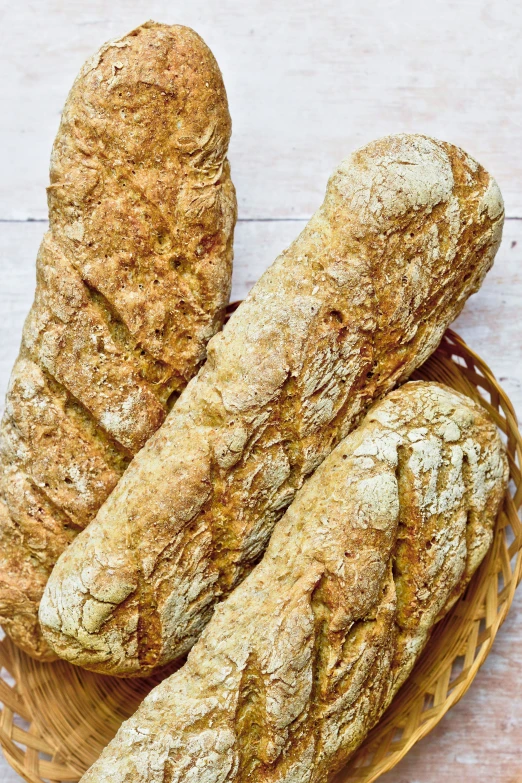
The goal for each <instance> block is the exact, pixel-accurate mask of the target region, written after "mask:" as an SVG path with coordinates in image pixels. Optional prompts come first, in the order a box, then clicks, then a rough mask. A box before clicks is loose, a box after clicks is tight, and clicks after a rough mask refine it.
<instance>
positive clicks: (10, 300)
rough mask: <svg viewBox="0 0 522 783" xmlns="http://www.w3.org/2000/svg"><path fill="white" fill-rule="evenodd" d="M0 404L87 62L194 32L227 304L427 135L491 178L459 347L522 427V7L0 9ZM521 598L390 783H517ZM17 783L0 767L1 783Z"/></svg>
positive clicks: (101, 0) (354, 2)
mask: <svg viewBox="0 0 522 783" xmlns="http://www.w3.org/2000/svg"><path fill="white" fill-rule="evenodd" d="M0 9H1V11H2V14H1V16H0V19H1V21H2V24H1V26H0V66H1V73H2V78H1V80H0V97H1V105H2V115H1V120H0V161H1V172H2V176H1V178H0V264H1V267H0V269H1V282H0V313H1V322H0V324H1V326H0V329H1V331H0V334H1V340H0V395H1V396H2V398H3V394H4V391H5V388H6V385H7V382H8V378H9V373H10V370H11V367H12V364H13V361H14V359H15V356H16V353H17V350H18V344H19V340H20V330H21V326H22V322H23V319H24V317H25V315H26V313H27V310H28V308H29V306H30V303H31V300H32V296H33V290H34V262H35V255H36V251H37V248H38V245H39V242H40V240H41V237H42V235H43V232H44V231H45V228H46V217H47V211H46V199H45V186H46V184H47V170H48V162H49V153H50V148H51V144H52V141H53V138H54V134H55V132H56V129H57V126H58V121H59V116H60V111H61V108H62V105H63V102H64V99H65V97H66V94H67V92H68V90H69V88H70V86H71V83H72V80H73V79H74V77H75V75H76V73H77V71H78V69H79V68H80V66H81V64H82V62H83V61H84V59H85V58H86V57H87V56H88V55H89V54H91V53H92V52H94V51H95V50H96V49H97V48H98V47H99V46H100V45H101V43H103V42H104V41H105V40H106V39H108V38H111V37H113V36H117V35H121V34H123V33H124V32H127V31H128V30H129V29H131V28H132V27H134V26H136V25H137V24H139V23H141V22H143V21H145V19H147V18H153V19H155V20H157V21H163V22H169V23H174V22H180V23H183V24H188V25H190V26H192V27H194V28H195V29H196V30H197V31H198V32H199V33H200V34H201V35H202V36H203V37H204V38H205V40H206V41H207V43H208V44H209V45H210V47H211V48H212V50H213V51H214V54H215V55H216V57H217V60H218V62H219V63H220V65H221V68H222V70H223V74H224V77H225V83H226V86H227V90H228V94H229V100H230V107H231V112H232V117H233V123H234V136H233V141H232V145H231V150H230V157H231V162H232V170H233V176H234V180H235V184H236V187H237V191H238V199H239V224H238V227H237V232H236V243H235V272H234V291H233V296H234V297H235V298H239V297H243V296H244V295H245V293H246V292H247V291H248V289H249V288H250V287H251V286H252V284H253V283H254V282H255V280H256V279H257V278H258V277H259V275H260V274H261V272H262V271H263V270H264V269H265V268H266V267H267V266H268V264H270V262H271V261H272V260H273V259H274V258H275V257H276V255H277V253H278V252H279V251H280V250H281V249H282V248H284V247H285V246H286V245H287V244H288V243H289V242H290V241H291V240H292V239H293V238H294V237H295V236H296V235H297V233H298V232H299V231H300V229H301V228H302V226H303V225H304V222H305V221H306V219H307V218H308V217H309V216H310V214H311V213H312V212H313V211H314V210H315V209H316V207H317V206H318V205H319V204H320V203H321V201H322V197H323V193H324V189H325V186H326V180H327V178H328V175H329V173H330V172H331V170H332V169H333V167H334V166H335V165H336V163H337V162H338V161H339V160H341V159H342V158H343V157H345V156H346V155H347V154H348V153H349V152H350V151H351V150H353V149H354V148H356V147H357V146H360V145H362V144H364V143H366V142H367V141H370V140H371V139H373V138H377V137H379V136H382V135H385V134H387V133H394V132H398V131H408V132H413V131H416V132H422V133H427V134H430V135H433V136H436V137H438V138H442V139H445V140H447V141H451V142H454V143H456V144H459V145H461V146H462V147H464V148H465V149H466V150H467V151H468V152H470V153H471V154H472V155H474V156H475V157H476V158H477V159H478V160H479V161H480V162H481V163H482V164H483V165H485V166H486V167H487V168H488V169H489V171H490V172H491V173H492V174H493V175H494V176H495V177H496V178H497V180H498V182H499V185H500V187H501V189H502V191H503V194H504V198H505V203H506V215H507V220H506V225H505V231H504V240H503V244H502V247H501V250H500V252H499V254H498V257H497V262H496V265H495V267H494V269H493V270H492V272H491V273H490V274H489V275H488V277H487V279H486V281H485V283H484V286H483V288H482V290H481V291H480V292H479V293H478V294H477V295H476V296H474V297H473V298H472V299H471V300H470V301H469V302H468V304H467V305H466V308H465V311H464V313H463V314H462V316H461V317H460V318H459V319H458V322H457V323H456V327H455V328H456V329H457V330H458V331H459V332H460V333H461V334H462V335H463V336H464V338H465V339H466V340H467V341H468V342H469V343H470V344H471V345H472V346H473V347H474V349H475V350H476V351H478V352H479V353H480V354H481V356H482V357H483V358H484V359H485V360H486V361H487V362H488V363H489V364H490V366H491V367H492V369H493V370H494V372H495V373H496V375H497V378H499V379H500V381H501V382H502V384H503V386H504V388H505V389H506V391H507V392H508V394H509V395H510V396H511V399H512V400H513V402H514V404H515V407H516V408H517V410H518V413H519V415H522V363H521V358H522V356H521V343H522V317H521V316H520V306H521V304H522V269H521V267H522V263H521V262H522V101H521V94H520V85H521V84H522V45H521V41H520V38H521V33H522V4H520V3H518V4H517V3H513V2H511V0H496V2H488V1H487V0H464V1H462V0H461V1H460V2H453V1H452V0H431V2H429V3H428V2H424V1H423V0H403V1H402V2H395V1H394V0H387V1H386V0H373V2H361V1H360V0H349V1H348V2H347V1H346V0H344V1H343V0H323V1H322V2H318V0H286V1H285V0H190V2H184V3H182V2H180V1H178V0H148V2H144V1H143V0H140V1H138V0H112V1H111V2H110V3H109V2H107V0H68V1H67V2H65V1H59V0H55V1H54V2H51V1H45V2H44V1H37V0H34V1H33V2H31V1H30V0H18V2H14V0H10V2H8V0H0ZM521 668H522V589H521V591H520V592H519V594H518V596H517V598H516V600H515V604H514V606H513V608H512V611H511V614H510V615H509V617H508V619H507V621H506V623H505V625H504V627H503V628H502V630H501V632H500V634H499V635H498V637H497V640H496V642H495V645H494V648H493V651H492V653H491V655H490V656H489V658H488V661H487V663H486V664H485V666H484V667H483V669H482V670H481V672H480V673H479V675H478V677H477V679H476V680H475V683H474V685H473V687H472V689H471V690H470V692H469V693H468V694H467V695H466V696H465V698H464V699H463V700H462V701H461V702H460V703H459V704H458V705H457V706H456V707H455V708H454V709H453V710H452V711H451V712H450V713H449V714H448V715H447V716H446V718H445V719H444V720H443V721H442V722H441V723H440V724H439V726H438V728H437V729H436V730H435V731H434V732H432V733H431V735H429V736H428V737H427V738H426V739H425V740H423V741H422V742H420V743H419V744H418V745H417V746H416V747H415V748H414V749H413V750H412V751H411V752H410V753H409V755H408V756H407V757H406V758H405V759H404V760H403V761H402V762H401V763H400V764H399V765H398V766H397V767H396V769H395V770H394V771H392V772H391V773H388V774H387V775H385V776H383V777H382V778H381V780H382V781H383V783H449V781H451V782H452V783H453V781H454V780H455V779H457V780H459V782H460V783H481V782H482V781H488V783H497V781H498V783H520V781H522V750H521V745H522V742H521V740H522V716H521V712H522V677H521V676H520V670H521ZM14 781H20V778H19V777H18V776H17V775H16V774H15V773H14V772H12V771H11V770H10V768H9V767H8V766H7V764H6V763H5V762H4V761H3V759H2V760H0V783H13V782H14Z"/></svg>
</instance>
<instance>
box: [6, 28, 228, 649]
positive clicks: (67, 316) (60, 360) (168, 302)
mask: <svg viewBox="0 0 522 783" xmlns="http://www.w3.org/2000/svg"><path fill="white" fill-rule="evenodd" d="M229 136H230V117H229V113H228V106H227V99H226V94H225V89H224V86H223V82H222V78H221V74H220V71H219V68H218V66H217V64H216V62H215V60H214V57H213V56H212V54H211V52H210V51H209V49H208V48H207V47H206V45H205V44H204V42H203V41H202V40H201V38H199V36H198V35H196V33H194V32H193V31H192V30H190V29H188V28H186V27H181V26H173V27H169V26H166V25H159V24H154V23H151V22H149V23H147V24H145V25H143V26H142V27H139V28H137V29H136V30H134V31H133V32H132V33H130V34H129V35H126V36H125V37H123V38H121V39H119V40H117V41H111V42H109V43H108V44H106V45H105V46H103V47H102V49H101V50H100V51H99V52H98V53H97V54H96V55H95V56H94V57H92V58H91V59H90V60H89V61H88V62H87V63H86V64H85V65H84V67H83V68H82V70H81V72H80V74H79V76H78V78H77V80H76V81H75V83H74V86H73V88H72V90H71V92H70V94H69V97H68V99H67V103H66V105H65V109H64V112H63V116H62V121H61V125H60V128H59V131H58V135H57V137H56V141H55V144H54V148H53V153H52V159H51V172H50V179H51V184H50V186H49V189H48V200H49V220H50V226H49V232H48V233H47V234H46V236H45V238H44V240H43V242H42V246H41V248H40V252H39V255H38V261H37V287H36V295H35V300H34V304H33V306H32V309H31V312H30V314H29V317H28V319H27V321H26V324H25V327H24V332H23V339H22V346H21V350H20V356H19V358H18V360H17V362H16V365H15V367H14V370H13V373H12V377H11V383H10V387H9V391H8V395H7V402H6V409H5V416H4V419H3V423H2V427H1V443H0V449H1V460H2V468H1V474H2V475H1V501H0V623H1V624H2V626H3V627H4V629H5V630H6V631H7V633H9V634H10V635H11V637H12V638H13V640H14V641H15V642H17V644H19V645H20V646H21V647H23V649H24V650H25V651H26V652H28V653H29V654H31V655H34V656H37V657H40V658H42V659H44V658H49V657H51V651H50V650H49V648H48V647H47V645H46V644H45V643H44V642H43V638H42V636H41V633H40V629H39V625H38V605H39V602H40V597H41V594H42V591H43V588H44V585H45V582H46V580H47V578H48V576H49V573H50V571H51V569H52V567H53V565H54V563H55V562H56V560H57V558H58V556H59V555H60V553H61V552H62V551H63V549H64V548H65V547H66V546H67V545H68V544H69V543H70V542H71V541H72V539H73V538H74V537H75V536H76V534H77V533H78V531H79V530H81V529H82V528H84V527H85V525H86V524H87V523H88V522H89V521H90V520H91V519H92V518H93V517H94V516H95V514H96V512H97V510H98V508H99V507H100V506H101V504H102V503H103V501H104V500H105V499H106V498H107V496H108V495H109V493H110V491H111V490H112V489H113V487H114V486H115V485H116V482H117V481H118V479H119V477H120V476H121V474H122V473H123V471H124V469H125V467H126V466H127V465H128V463H129V462H130V460H131V458H132V456H133V455H134V454H135V453H136V452H137V451H138V450H139V449H140V448H141V447H142V446H143V445H144V444H145V442H146V440H147V438H149V436H150V435H151V434H152V433H153V432H154V431H155V430H156V429H157V428H158V426H159V425H160V424H161V423H162V421H163V420H164V419H165V416H166V414H167V411H168V409H169V408H170V407H171V405H172V402H173V401H174V399H175V398H176V397H177V396H178V395H179V393H180V392H181V390H182V388H183V387H184V386H185V385H186V383H187V381H188V380H189V378H190V377H191V376H192V375H193V374H194V373H195V371H196V369H197V367H198V365H199V364H201V362H202V361H203V359H204V357H205V348H206V343H207V341H208V339H209V338H210V337H211V336H212V335H213V334H214V333H215V332H216V330H217V329H218V328H219V327H220V326H221V324H222V321H223V316H224V310H225V307H226V303H227V301H228V296H229V291H230V280H231V262H232V234H233V227H234V222H235V211H236V205H235V194H234V188H233V185H232V183H231V180H230V172H229V164H228V162H227V160H226V153H227V145H228V141H229Z"/></svg>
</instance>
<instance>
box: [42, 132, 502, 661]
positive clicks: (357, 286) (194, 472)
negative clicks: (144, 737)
mask: <svg viewBox="0 0 522 783" xmlns="http://www.w3.org/2000/svg"><path fill="white" fill-rule="evenodd" d="M503 216H504V213H503V205H502V198H501V195H500V192H499V190H498V187H497V185H496V183H495V181H494V180H493V179H492V178H491V177H490V176H489V174H488V173H487V172H486V171H485V170H484V169H483V168H482V167H481V166H480V165H479V164H478V163H477V162H476V161H474V160H473V159H472V158H470V157H469V156H468V155H467V154H466V153H465V152H463V151H462V150H460V149H458V148H457V147H454V146H452V145H450V144H447V143H445V142H439V141H435V140H433V139H430V138H427V137H424V136H418V135H404V134H403V135H398V136H390V137H387V138H385V139H381V140H379V141H376V142H373V143H371V144H369V145H367V146H366V147H363V148H362V149H360V150H358V151H356V152H355V153H354V154H353V155H351V156H350V157H349V158H348V159H347V160H345V161H343V162H342V163H341V164H340V166H339V167H338V168H337V169H336V170H335V172H334V174H333V175H332V177H331V179H330V181H329V184H328V189H327V193H326V197H325V200H324V203H323V205H322V206H321V207H320V209H319V210H318V211H317V212H316V214H315V215H314V216H313V217H312V219H311V220H310V222H309V223H308V225H307V226H306V228H305V229H304V231H303V232H302V233H301V235H300V236H299V237H298V238H297V239H296V240H295V242H294V243H293V244H292V245H291V246H290V247H289V248H288V249H287V250H286V251H285V252H284V253H283V254H282V255H281V256H280V257H279V258H278V259H277V260H276V261H275V263H274V264H273V265H272V267H271V268H270V269H269V270H268V271H267V272H266V273H265V274H264V275H263V277H262V278H261V280H260V281H259V282H258V283H257V284H256V285H255V286H254V288H253V290H252V291H251V293H250V294H249V296H248V297H247V299H246V300H245V302H243V304H242V305H241V306H240V307H239V308H238V310H237V311H236V312H235V313H234V315H233V316H232V318H231V319H230V321H229V323H228V325H227V326H226V328H225V329H224V331H223V332H222V333H221V334H220V335H217V336H216V337H214V338H213V339H212V340H211V342H210V343H209V349H208V360H207V363H206V364H205V365H204V366H203V368H202V369H201V370H200V372H199V374H198V376H197V377H196V378H195V379H194V380H192V381H191V383H190V384H189V385H188V387H187V388H186V389H185V391H184V392H183V394H182V395H181V397H180V399H179V400H178V402H177V404H176V406H175V408H174V409H173V411H171V413H170V414H169V416H168V417H167V420H166V421H165V423H164V424H163V425H162V427H161V428H160V429H159V430H158V432H157V433H156V434H155V435H154V436H153V437H152V438H151V439H150V440H149V441H148V443H147V445H146V446H145V448H144V449H143V450H142V451H141V452H140V454H139V455H138V456H137V457H136V458H135V459H134V461H133V463H132V464H131V465H130V467H129V469H128V470H127V472H126V474H125V475H124V477H123V478H122V480H121V481H120V482H119V484H118V486H117V488H116V489H115V491H114V492H113V493H112V495H111V496H110V497H109V499H108V501H107V502H106V503H105V504H104V506H103V507H102V508H101V510H100V512H99V513H98V515H97V518H96V519H95V520H94V522H93V523H91V525H89V527H88V529H87V530H86V531H84V532H82V533H81V535H80V536H78V537H77V539H76V540H75V541H74V543H73V545H72V546H71V547H69V548H68V549H67V550H66V552H65V553H64V555H62V557H61V558H60V559H59V561H58V563H57V565H56V567H55V569H54V572H53V574H52V576H51V578H50V580H49V583H48V585H47V589H46V592H45V595H44V598H43V601H42V605H41V611H40V620H41V623H42V626H43V629H44V632H45V636H46V638H47V640H48V642H49V643H50V645H51V646H52V647H53V649H54V650H55V651H56V652H57V653H58V654H59V655H60V656H62V657H64V658H66V659H67V660H70V661H71V662H73V663H76V664H79V665H82V666H85V667H87V668H91V669H94V670H97V671H100V672H104V673H110V674H116V675H121V676H126V675H145V674H148V673H150V672H151V671H153V670H154V669H155V668H157V667H160V666H163V665H164V664H166V663H167V662H169V661H170V660H173V659H175V658H176V657H178V656H180V655H182V654H183V653H185V652H186V651H187V650H188V649H189V648H190V647H191V646H192V645H193V644H194V642H195V641H196V640H197V638H198V637H199V635H200V634H201V632H202V630H203V628H204V627H205V625H206V623H207V622H208V621H209V619H210V617H211V616H212V612H213V608H214V605H215V603H216V601H218V600H219V599H221V598H222V597H224V596H225V595H226V594H227V593H229V592H230V591H231V590H232V589H233V588H234V587H235V586H236V585H237V584H238V583H239V582H240V581H241V580H242V579H243V578H244V577H245V576H246V575H247V574H248V573H249V571H250V570H251V569H252V567H253V566H254V564H255V563H256V562H257V561H258V560H259V558H260V557H261V555H262V553H263V551H264V548H265V547H266V545H267V543H268V540H269V537H270V535H271V532H272V530H273V528H274V525H275V524H276V522H277V521H278V519H280V517H281V516H282V515H283V513H284V511H285V508H286V507H287V506H288V505H289V504H290V503H291V501H292V499H293V497H294V496H295V493H296V492H297V490H298V489H299V488H300V486H301V485H302V483H303V481H304V480H305V478H306V477H307V476H308V475H309V474H310V473H312V472H313V470H314V469H315V468H317V466H318V465H319V464H320V463H321V462H322V460H323V459H324V458H325V457H326V456H327V455H328V454H329V453H330V451H331V450H332V449H333V448H334V447H335V445H336V444H337V443H338V442H339V441H340V440H341V439H342V438H343V437H344V436H346V434H347V433H348V432H349V431H350V430H351V429H352V428H353V427H354V426H355V425H356V423H357V421H358V420H359V418H360V417H361V415H362V414H363V412H364V411H365V410H366V409H367V407H368V406H369V405H370V404H371V403H372V401H374V400H376V399H378V398H380V397H382V396H383V395H384V394H386V393H387V392H389V391H390V390H391V389H392V388H393V387H394V386H395V385H396V384H397V383H400V382H401V381H403V380H405V379H406V378H407V377H408V376H409V375H410V373H411V372H413V370H414V369H415V368H416V367H418V366H419V365H420V364H422V362H423V361H424V360H425V359H426V358H427V357H428V356H429V355H430V353H431V352H432V351H433V350H434V349H435V348H436V347H437V345H438V343H439V341H440V339H441V337H442V335H443V333H444V330H445V329H446V327H447V326H448V325H449V323H451V321H452V320H453V319H454V318H455V317H456V316H457V315H458V314H459V312H460V311H461V309H462V307H463V306H464V303H465V301H466V299H467V297H468V296H469V295H470V294H471V293H473V292H474V291H476V290H477V289H478V287H479V285H480V284H481V282H482V280H483V278H484V276H485V274H486V272H487V271H488V269H489V268H490V267H491V265H492V263H493V259H494V256H495V253H496V251H497V248H498V246H499V243H500V239H501V233H502V224H503Z"/></svg>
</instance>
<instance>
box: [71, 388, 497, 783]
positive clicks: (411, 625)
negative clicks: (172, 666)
mask: <svg viewBox="0 0 522 783" xmlns="http://www.w3.org/2000/svg"><path fill="white" fill-rule="evenodd" d="M506 481H507V461H506V458H505V455H504V451H503V447H502V444H501V441H500V438H499V437H498V434H497V432H496V429H495V426H494V424H493V422H491V421H490V420H489V418H488V417H487V415H486V413H485V411H484V410H483V409H480V408H479V406H478V405H476V404H474V403H472V402H471V401H470V400H469V399H468V398H466V397H464V396H463V395H461V394H457V393H455V392H453V391H451V390H449V389H448V388H446V387H443V386H439V385H438V384H429V383H423V382H417V383H410V384H407V385H406V386H403V387H402V388H401V389H399V390H397V391H395V392H392V393H391V394H390V395H389V396H388V397H387V398H386V399H385V400H384V401H382V402H380V403H378V404H377V405H376V406H375V407H374V408H373V409H372V410H371V411H370V413H369V414H368V416H367V417H366V419H365V420H364V421H363V423H362V424H361V426H360V427H359V428H358V429H357V430H356V431H355V432H353V433H352V434H351V435H349V436H348V437H347V438H346V439H345V440H344V441H342V442H341V443H340V444H339V446H338V447H337V448H336V449H335V450H334V451H333V452H332V453H331V454H330V456H329V457H327V459H326V460H325V461H324V462H323V464H322V465H321V466H320V467H319V468H318V469H317V471H316V472H315V474H314V475H313V476H312V477H311V478H310V479H309V481H308V482H307V483H306V484H305V486H304V487H303V488H302V489H301V490H300V492H299V493H298V494H297V496H296V498H295V500H294V502H293V503H292V505H291V506H290V508H289V509H288V511H287V513H286V515H285V516H284V517H283V519H282V520H281V521H280V522H279V523H278V524H277V526H276V528H275V531H274V534H273V536H272V539H271V541H270V544H269V547H268V550H267V552H266V553H265V556H264V558H263V560H262V561H261V563H260V564H259V565H258V566H256V568H255V569H254V571H253V572H252V573H251V574H250V575H249V576H248V577H247V578H246V579H245V581H244V582H243V583H242V584H241V585H240V586H239V587H237V588H236V590H235V591H234V592H233V593H232V594H231V595H230V596H229V597H228V598H227V600H226V601H224V602H223V603H222V604H220V605H219V606H218V607H217V608H216V611H215V613H214V616H213V618H212V620H211V621H210V623H209V624H208V626H207V628H206V629H205V631H204V632H203V635H202V637H201V639H200V640H199V642H198V643H197V645H196V646H195V647H194V649H193V650H192V651H191V653H190V654H189V657H188V660H187V663H186V664H185V666H184V667H182V668H181V669H180V670H179V671H178V672H176V673H175V674H174V675H172V676H171V677H169V678H167V679H166V680H164V681H163V682H162V683H161V684H160V685H158V686H157V687H156V688H155V689H154V690H153V691H152V692H151V693H150V694H149V696H148V697H147V698H146V699H145V701H144V703H143V704H142V706H140V708H139V709H138V711H137V712H136V714H135V715H134V716H133V717H132V718H131V719H130V720H128V721H127V722H126V723H124V724H123V726H122V727H121V728H120V731H119V732H118V734H117V735H116V738H115V739H114V740H113V741H112V742H111V743H110V745H109V746H108V748H106V750H105V751H104V752H103V754H102V756H101V758H100V759H99V761H98V762H96V763H95V764H94V766H93V767H92V768H91V770H90V771H89V772H88V773H87V774H86V775H85V776H84V777H83V778H82V783H102V781H104V782H105V781H109V780H110V781H111V783H130V782H131V781H132V783H174V781H175V783H189V781H190V782H191V781H195V780H198V781H203V780H204V781H205V783H224V781H227V783H243V781H252V782H253V783H261V782H263V783H283V781H284V782H285V783H324V781H327V780H329V779H331V778H332V777H333V775H334V774H335V773H336V772H337V771H338V770H339V769H340V768H341V767H342V766H343V765H344V764H345V763H346V761H347V760H348V759H349V758H350V756H351V755H352V754H353V752H354V750H355V749H356V748H357V747H358V746H359V745H360V743H361V742H362V740H363V739H364V737H365V735H366V734H367V733H368V731H369V730H370V729H371V728H372V726H373V725H374V724H375V723H376V722H377V721H378V719H379V717H380V715H382V713H383V711H384V710H385V709H386V707H387V706H388V705H389V703H390V701H391V699H392V698H393V696H394V694H395V693H396V691H397V690H398V688H399V687H400V686H401V684H402V683H403V682H404V680H405V679H406V677H407V676H408V674H409V673H410V671H411V669H412V667H413V665H414V663H415V661H416V660H417V658H418V656H419V654H420V652H421V651H422V649H423V647H424V645H425V644H426V641H427V639H428V638H429V635H430V632H431V629H432V628H433V624H434V623H435V622H437V620H438V619H440V618H441V617H442V616H443V615H444V614H445V613H446V612H447V611H448V609H449V608H450V607H451V606H452V605H453V603H454V602H455V601H456V599H457V598H458V597H459V596H460V595H461V594H462V592H463V590H464V588H465V587H466V585H467V583H468V582H469V579H470V577H471V575H472V574H473V572H474V571H475V569H476V568H477V566H478V564H479V563H480V561H481V560H482V558H483V557H484V554H485V553H486V551H487V549H488V546H489V544H490V543H491V538H492V531H493V525H494V521H495V518H496V515H497V512H498V509H499V504H500V502H501V500H502V497H503V493H504V490H505V485H506ZM195 770H197V774H196V775H194V771H195Z"/></svg>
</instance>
